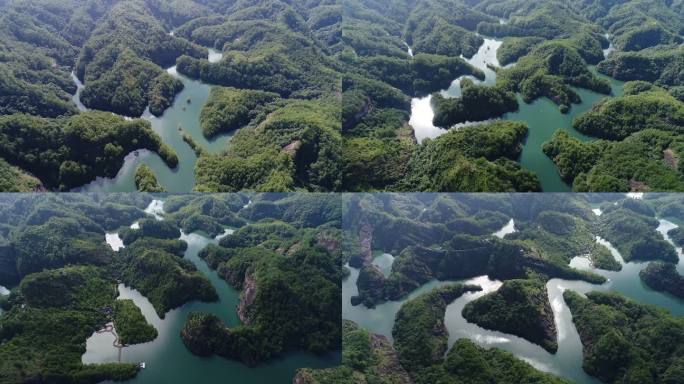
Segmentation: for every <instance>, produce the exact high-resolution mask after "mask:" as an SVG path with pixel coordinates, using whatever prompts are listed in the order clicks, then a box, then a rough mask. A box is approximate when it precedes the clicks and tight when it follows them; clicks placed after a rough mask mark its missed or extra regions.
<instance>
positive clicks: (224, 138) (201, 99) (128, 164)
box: [74, 50, 233, 192]
mask: <svg viewBox="0 0 684 384" xmlns="http://www.w3.org/2000/svg"><path fill="white" fill-rule="evenodd" d="M221 56H222V55H221V54H220V53H219V52H217V51H215V50H209V60H210V62H216V61H219V60H220V59H221ZM167 72H168V73H169V74H171V75H172V76H174V77H176V78H178V79H179V80H180V81H181V82H183V85H184V88H183V90H182V91H181V92H180V93H179V94H178V95H176V98H175V99H174V101H173V104H172V105H171V107H169V108H168V109H167V110H166V111H164V114H163V115H162V116H160V117H155V116H153V115H152V114H150V113H149V111H145V113H144V114H143V116H142V118H144V119H146V120H148V121H150V123H151V124H152V129H153V130H154V131H155V132H156V133H157V134H158V135H159V136H160V137H161V139H162V141H163V142H164V143H166V144H168V145H169V146H170V147H171V148H172V149H173V150H174V151H175V152H176V154H177V155H178V166H177V167H176V168H175V169H171V168H169V167H168V166H167V165H166V164H165V163H164V161H163V160H162V159H161V158H160V157H159V155H157V154H156V153H154V152H150V151H147V150H139V151H134V152H132V153H130V154H128V156H126V158H125V160H124V164H123V166H122V167H121V169H120V170H119V172H118V174H117V175H116V176H115V177H114V178H102V177H99V178H97V179H96V180H95V181H93V182H91V183H89V184H87V185H85V186H83V187H81V188H77V189H76V190H77V191H82V192H133V191H136V188H135V170H136V168H137V167H138V165H140V164H146V165H147V166H149V167H150V168H151V169H152V171H153V172H154V174H155V176H156V177H157V180H158V181H159V183H160V184H161V185H162V186H163V187H164V188H165V189H166V191H168V192H190V191H192V190H193V187H194V186H195V164H196V163H197V155H195V152H194V151H193V150H192V148H190V146H189V145H188V144H187V143H186V142H185V141H183V135H182V132H181V131H180V130H179V127H182V128H183V130H184V131H185V132H186V133H188V134H189V135H190V136H192V138H193V139H194V140H195V142H197V143H198V144H199V145H200V146H201V147H203V148H204V149H205V150H206V151H208V152H210V153H218V152H221V151H222V150H224V149H226V147H227V144H228V141H229V140H230V139H231V138H232V135H233V133H229V134H222V135H218V136H216V137H214V138H212V139H211V140H207V139H206V138H205V137H204V135H203V133H202V128H201V127H200V123H199V116H200V112H201V111H202V107H203V106H204V104H205V103H206V101H207V98H208V97H209V92H210V90H211V86H210V85H208V84H205V83H202V82H201V81H197V80H193V79H190V78H188V77H185V76H183V75H180V74H179V73H178V72H177V71H176V67H175V66H173V67H171V68H169V69H167ZM77 80H78V79H75V81H77ZM77 86H78V87H79V90H78V91H77V92H76V94H75V95H74V101H75V102H76V103H77V105H80V106H82V105H83V104H81V102H80V99H79V97H80V92H81V89H82V84H80V82H77ZM79 108H80V107H79ZM83 108H85V107H83Z"/></svg>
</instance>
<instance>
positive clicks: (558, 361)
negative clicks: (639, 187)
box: [342, 209, 684, 384]
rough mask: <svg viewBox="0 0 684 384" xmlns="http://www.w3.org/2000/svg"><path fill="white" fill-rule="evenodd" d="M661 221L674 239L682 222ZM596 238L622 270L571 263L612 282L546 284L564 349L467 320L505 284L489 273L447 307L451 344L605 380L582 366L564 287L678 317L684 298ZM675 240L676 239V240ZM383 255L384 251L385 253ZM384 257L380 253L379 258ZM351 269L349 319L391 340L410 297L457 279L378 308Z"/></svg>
mask: <svg viewBox="0 0 684 384" xmlns="http://www.w3.org/2000/svg"><path fill="white" fill-rule="evenodd" d="M593 212H594V213H596V214H597V215H600V213H601V211H600V209H594V210H593ZM659 222H660V225H659V226H658V229H657V230H658V232H660V233H661V234H662V235H663V238H664V239H665V240H667V241H668V242H670V243H672V241H671V239H670V238H669V237H668V236H667V231H669V230H670V229H672V228H674V227H676V226H677V225H676V224H675V223H673V222H671V221H668V220H665V219H662V218H661V219H659ZM514 231H515V223H514V222H513V220H512V219H511V220H510V221H509V222H508V223H507V224H506V225H505V226H504V227H503V228H501V229H500V230H499V231H497V232H495V233H494V234H493V235H494V236H497V237H504V236H505V235H506V234H508V233H512V232H514ZM596 241H597V242H599V243H602V244H604V245H606V246H607V247H608V249H609V250H610V252H611V254H612V255H613V257H615V258H616V260H617V261H619V262H620V264H622V270H621V271H605V270H599V269H594V268H593V267H592V266H591V265H590V263H588V262H586V258H585V257H576V258H574V259H573V260H572V261H571V263H570V265H571V266H572V267H575V268H578V269H591V270H592V272H595V273H597V274H600V275H602V276H604V277H606V278H607V282H606V283H604V284H601V285H596V284H590V283H587V282H584V281H577V280H564V279H557V278H555V279H551V280H549V281H548V282H547V284H546V288H547V292H548V296H549V302H550V303H551V307H552V309H553V313H554V319H555V323H556V329H557V332H558V351H557V352H556V353H555V354H551V353H549V352H548V351H546V350H544V349H543V348H542V347H541V346H539V345H537V344H534V343H531V342H529V341H527V340H525V339H523V338H520V337H518V336H515V335H511V334H507V333H503V332H498V331H491V330H487V329H484V328H482V327H479V326H477V325H475V324H473V323H469V322H467V321H466V320H465V319H464V318H463V316H462V311H463V307H464V306H465V305H466V304H467V303H469V302H471V301H473V300H475V299H477V298H479V297H482V296H483V295H485V294H487V293H490V292H494V291H496V290H497V289H499V287H500V286H501V282H500V281H497V280H491V279H490V278H489V277H488V276H479V277H475V278H472V279H468V280H464V281H459V282H462V283H467V284H476V285H479V286H481V287H482V288H483V291H480V292H467V293H465V294H464V295H463V296H461V297H459V298H457V299H456V300H454V301H453V302H452V303H451V304H449V305H448V306H447V309H446V313H445V319H444V320H445V325H446V327H447V330H448V332H449V346H450V347H451V346H452V345H453V343H454V342H455V341H456V340H457V339H459V338H468V339H470V340H472V341H474V342H475V343H477V344H478V345H480V346H483V347H486V348H491V347H497V348H501V349H503V350H506V351H509V352H511V353H513V354H514V355H516V356H517V357H519V358H521V359H523V360H525V361H527V362H528V363H530V364H532V365H533V366H534V367H535V368H537V369H539V370H542V371H545V372H550V373H554V374H556V375H559V376H562V377H565V378H567V379H570V380H572V381H573V382H575V383H579V384H598V383H600V381H599V380H597V379H596V378H594V377H592V376H589V375H588V374H587V373H586V372H585V371H584V370H583V369H582V358H583V352H582V344H581V342H580V339H579V335H578V333H577V329H576V328H575V325H574V323H573V322H572V314H571V313H570V309H569V308H568V306H567V304H566V303H565V300H564V299H563V292H564V291H565V290H567V289H571V290H573V291H576V292H578V293H581V294H585V293H587V292H590V291H602V292H619V293H621V294H623V295H625V296H627V297H629V298H631V299H633V300H636V301H638V302H641V303H648V304H652V305H656V306H659V307H662V308H665V309H667V310H668V311H670V313H672V314H673V315H675V316H684V301H683V300H680V299H678V298H676V297H674V296H671V295H669V294H666V293H663V292H658V291H654V290H652V289H650V288H649V287H647V286H646V285H645V284H643V283H642V282H641V279H640V277H639V272H640V271H641V270H642V269H643V268H645V267H646V265H647V263H646V262H629V263H625V261H624V259H623V258H622V256H621V255H620V253H619V252H618V251H617V249H615V247H614V246H613V245H611V244H610V243H609V242H608V241H606V240H604V239H602V238H600V237H598V236H597V237H596ZM673 245H674V244H673ZM676 250H677V254H678V255H679V264H678V266H677V269H678V270H679V271H680V273H682V271H684V254H683V253H682V248H676ZM379 255H382V252H380V253H379ZM377 257H378V256H376V259H377ZM346 267H347V268H348V269H349V270H350V272H351V273H350V275H349V277H348V278H347V279H345V280H344V281H343V284H342V286H343V288H342V300H343V303H342V315H343V317H344V318H345V319H349V320H353V321H355V322H356V323H358V324H359V325H360V326H361V327H363V328H365V329H367V330H369V331H370V332H373V333H379V334H382V335H385V336H386V337H387V338H388V339H389V340H393V339H392V327H393V326H394V319H395V316H396V314H397V312H398V311H399V309H400V308H401V306H402V305H403V303H404V302H406V301H408V300H411V299H413V298H415V297H417V296H419V295H421V294H423V293H426V292H429V291H431V290H432V289H434V288H436V287H438V286H443V285H447V284H451V283H454V281H437V280H433V281H430V282H429V283H427V284H425V285H423V286H421V287H419V288H418V289H416V290H415V291H413V292H411V293H410V294H409V295H408V296H407V297H405V298H403V299H401V300H399V301H390V302H385V303H382V304H379V305H377V306H376V307H375V308H374V309H369V308H367V307H365V306H363V305H359V306H352V305H351V297H352V296H355V295H357V294H358V288H357V286H356V281H357V279H358V276H359V270H358V269H355V268H351V267H350V266H349V265H347V266H346Z"/></svg>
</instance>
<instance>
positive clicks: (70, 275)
mask: <svg viewBox="0 0 684 384" xmlns="http://www.w3.org/2000/svg"><path fill="white" fill-rule="evenodd" d="M19 290H20V292H21V295H22V298H23V299H24V301H25V303H26V304H27V305H30V306H32V307H36V308H60V309H73V310H90V311H92V310H99V309H101V308H103V307H106V306H109V305H110V304H111V302H112V301H113V300H114V299H115V298H116V289H115V286H114V284H112V282H111V280H110V279H108V278H107V276H105V274H104V273H103V272H102V270H101V269H99V268H95V267H90V266H70V267H65V268H61V269H54V270H43V271H41V272H38V273H34V274H31V275H28V276H26V277H25V278H24V279H22V281H21V284H20V285H19Z"/></svg>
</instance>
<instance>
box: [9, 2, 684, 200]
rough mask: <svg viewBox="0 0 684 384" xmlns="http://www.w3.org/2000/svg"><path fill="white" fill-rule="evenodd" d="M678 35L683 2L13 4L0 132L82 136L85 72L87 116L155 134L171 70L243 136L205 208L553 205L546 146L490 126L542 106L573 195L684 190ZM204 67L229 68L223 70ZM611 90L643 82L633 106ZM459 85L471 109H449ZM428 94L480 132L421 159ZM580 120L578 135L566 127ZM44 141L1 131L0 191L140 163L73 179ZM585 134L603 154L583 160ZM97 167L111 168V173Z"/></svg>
mask: <svg viewBox="0 0 684 384" xmlns="http://www.w3.org/2000/svg"><path fill="white" fill-rule="evenodd" d="M682 25H684V6H683V5H682V2H681V1H669V0H615V1H610V2H605V1H593V0H570V1H561V0H544V1H539V0H483V1H475V0H290V1H285V0H239V1H237V0H176V1H171V2H167V1H162V0H88V1H76V0H64V1H63V0H6V1H3V2H0V115H10V116H11V117H9V118H8V119H9V120H10V121H17V120H19V121H25V120H26V119H27V118H25V117H18V115H19V114H29V115H32V116H35V117H41V118H45V119H50V120H43V122H44V124H46V125H49V126H53V125H56V126H62V127H64V126H67V125H68V124H65V123H64V122H65V121H67V120H66V119H68V118H69V117H71V116H74V115H76V114H79V111H78V109H77V106H76V104H75V103H74V102H73V101H72V100H71V98H72V95H73V94H74V93H75V92H76V91H77V86H76V85H75V82H74V81H73V79H72V78H71V74H72V71H73V73H74V74H75V76H77V77H78V79H80V80H81V81H82V82H83V83H84V88H83V89H82V92H81V93H80V96H81V101H82V103H83V104H84V106H85V107H87V108H89V109H95V110H100V111H107V112H113V113H115V114H117V115H121V116H128V117H134V118H135V117H140V116H141V115H142V114H143V112H144V111H146V110H149V112H150V113H151V114H152V115H155V116H160V115H162V114H163V113H164V111H165V110H167V109H168V107H169V106H171V105H172V104H173V101H174V98H175V97H176V95H177V94H178V93H179V92H180V91H181V90H182V89H183V87H184V81H189V80H188V79H184V78H183V77H181V76H177V75H176V73H175V72H173V71H168V70H169V69H170V68H171V67H173V66H176V69H177V72H178V74H180V75H184V76H186V77H188V78H190V79H193V80H200V81H202V82H204V83H206V84H209V85H211V86H212V88H213V89H212V91H211V93H210V96H209V99H208V101H207V103H206V104H205V105H204V106H203V107H204V108H203V109H202V111H201V117H200V126H201V128H202V131H203V133H204V134H205V136H207V138H213V137H215V136H218V135H221V134H229V133H230V134H234V135H233V137H232V138H231V139H230V141H229V143H228V144H227V145H226V148H224V149H223V151H220V152H219V153H209V151H202V150H201V149H202V148H200V147H197V145H196V144H195V147H196V148H195V149H196V150H195V152H196V154H197V157H199V159H198V161H197V163H196V167H195V181H196V184H195V187H194V188H195V189H196V190H198V191H206V192H219V191H220V192H225V191H238V190H245V189H249V190H257V191H292V190H306V191H368V190H399V191H415V190H422V191H490V192H493V191H538V190H540V189H541V188H542V185H546V184H545V181H546V180H547V179H545V177H549V176H548V175H546V174H543V173H542V172H541V171H538V170H537V172H539V174H535V173H533V172H532V171H531V170H529V169H525V168H524V167H523V166H522V165H521V161H523V160H521V156H522V158H526V157H525V156H526V155H525V154H524V153H525V152H524V151H523V148H526V149H527V150H528V152H529V151H532V152H536V153H540V152H541V150H542V148H540V147H541V145H540V143H541V142H542V141H544V140H549V137H548V136H544V137H543V140H536V139H537V138H538V137H542V136H540V135H541V134H540V132H539V128H537V127H533V122H532V121H531V119H529V118H526V117H524V116H520V117H519V118H520V119H526V120H527V121H509V122H504V123H500V122H491V121H489V120H490V119H508V118H509V117H508V116H512V115H511V114H512V113H514V112H515V111H516V110H522V106H523V105H524V104H523V103H533V102H538V101H539V100H541V99H547V100H550V101H551V102H552V103H553V104H555V105H556V106H557V107H558V115H549V116H553V117H546V119H548V120H550V121H544V123H545V124H548V125H549V127H548V129H550V130H552V131H554V130H558V129H559V128H560V127H561V126H562V128H563V130H564V131H566V132H567V131H571V133H573V134H574V136H575V137H572V136H571V137H569V138H568V137H564V136H562V135H563V133H562V132H560V130H559V133H558V134H557V135H556V136H553V138H551V140H549V141H548V143H547V145H545V146H544V150H543V152H544V153H545V154H546V155H547V156H548V157H549V158H550V159H551V160H552V161H553V162H554V164H555V165H556V167H557V169H558V173H559V174H560V176H561V178H562V179H563V180H564V181H565V182H567V183H568V184H570V185H572V187H573V188H574V189H575V190H579V191H585V190H586V191H628V190H651V191H664V190H668V191H669V190H682V189H684V187H682V186H683V185H684V168H682V167H681V166H679V165H680V164H681V162H679V161H678V159H679V157H681V154H682V151H683V150H682V148H684V146H683V145H682V143H683V142H684V140H683V139H682V137H681V135H682V132H681V129H680V127H681V126H682V121H683V119H684V118H683V117H682V108H684V107H683V105H684V104H682V103H683V102H682V100H683V99H684V88H683V87H684V86H682V84H684V53H683V52H684V51H683V49H682V43H683V41H684V38H683V37H682V33H683V32H684V31H683V27H682ZM485 39H497V40H498V41H499V42H498V43H497V44H500V47H498V48H497V51H496V58H497V60H498V64H497V63H496V62H495V61H494V60H492V58H491V57H490V58H489V59H487V60H488V62H487V63H484V64H483V63H479V62H478V63H479V64H478V63H476V62H475V61H473V63H476V64H477V65H478V67H475V66H474V65H473V64H471V63H470V62H468V60H471V58H473V57H475V55H476V53H477V52H478V50H479V49H481V48H482V49H483V50H487V49H492V48H491V47H490V48H486V47H485V48H483V47H484V45H483V42H484V41H485ZM497 46H498V45H497ZM488 47H489V46H488ZM495 48H496V47H495ZM209 49H215V50H217V51H220V52H221V53H222V58H221V59H220V60H218V61H217V62H213V61H212V62H210V61H209V60H208V54H209ZM480 53H481V54H482V52H480ZM169 72H171V73H169ZM606 76H610V77H612V78H613V79H617V80H622V81H629V82H632V81H638V83H629V82H628V83H626V84H625V86H624V97H625V98H622V97H621V96H623V89H622V88H623V86H622V84H620V85H615V83H616V82H610V81H609V80H608V79H607V77H606ZM462 77H463V78H462ZM458 78H462V79H461V81H459V82H457V83H453V82H454V80H455V79H458ZM483 80H484V81H485V83H484V84H483V83H482V81H483ZM452 83H453V84H452ZM186 84H187V83H186ZM450 87H451V88H454V90H457V91H458V92H456V93H458V97H454V95H455V94H450V95H449V96H445V95H444V94H442V93H441V92H440V91H443V90H445V89H448V88H450ZM589 91H591V92H593V93H588V92H589ZM588 94H589V95H591V96H590V98H592V99H591V100H589V101H587V100H583V98H584V99H587V97H588V96H586V95H588ZM429 96H431V99H430V100H427V104H429V105H428V106H429V108H430V109H431V111H428V112H433V113H434V117H432V118H430V117H429V116H427V120H428V121H427V123H428V124H429V123H431V124H429V125H430V127H428V129H432V130H434V131H435V132H437V131H438V130H439V129H444V130H446V129H449V128H451V127H454V126H459V124H463V123H468V124H469V126H468V129H460V130H453V132H449V134H444V135H442V136H439V137H436V138H434V139H429V140H425V141H422V142H421V143H418V142H417V141H418V140H416V132H415V131H414V130H415V129H416V127H415V125H416V124H417V123H416V122H415V120H414V121H413V122H412V125H413V126H412V125H410V124H409V121H410V119H411V117H412V113H413V114H414V115H413V116H417V117H418V118H419V119H420V117H421V116H419V115H420V113H418V112H416V111H414V108H413V107H415V108H416V109H417V108H418V107H417V106H416V105H417V103H416V101H424V100H425V98H427V97H429ZM609 96H611V97H612V98H611V99H610V101H608V102H604V101H601V100H599V101H598V102H597V100H598V99H596V97H601V98H604V97H605V98H608V97H609ZM412 102H413V104H414V105H413V107H412ZM587 102H591V103H592V104H593V107H592V108H589V106H588V105H587V104H586V103H587ZM583 103H584V104H583ZM423 107H425V106H423ZM578 110H581V112H582V113H578V115H577V116H574V117H573V120H574V122H572V124H570V122H565V121H557V120H556V117H555V116H558V120H560V119H561V118H562V116H561V115H560V114H561V113H562V114H567V113H575V111H578ZM552 111H553V109H552ZM521 112H522V111H521ZM145 116H149V115H145ZM430 119H432V121H431V122H430V121H429V120H430ZM511 119H512V117H511ZM516 119H517V118H516ZM421 124H423V122H421ZM95 125H97V126H100V124H95ZM528 125H529V126H528ZM138 127H139V131H138V132H136V135H145V136H147V135H149V132H148V131H147V130H145V128H146V127H145V126H144V124H139V125H138ZM32 128H35V127H32ZM99 129H100V128H98V130H99ZM545 129H546V128H545ZM573 129H574V131H576V132H574V131H573ZM34 131H35V130H34V129H27V130H22V129H15V128H5V127H0V136H2V137H7V140H9V142H10V144H11V143H14V142H18V143H19V145H18V146H17V147H15V146H14V145H6V143H4V142H0V158H2V159H3V160H4V161H5V162H7V163H8V165H7V166H5V165H4V163H0V164H2V168H1V169H2V172H3V174H5V173H6V174H14V175H18V176H19V177H18V179H20V180H24V181H26V180H31V181H30V182H20V183H16V184H13V185H9V186H8V187H3V188H2V189H3V190H26V189H42V188H45V189H53V190H56V189H60V188H63V189H68V188H71V187H73V186H74V182H63V181H62V180H45V178H44V177H42V176H41V175H40V174H36V171H35V168H34V167H31V166H28V165H27V164H35V163H41V162H42V163H56V165H57V167H55V168H56V169H58V170H59V172H57V171H54V169H55V168H52V169H53V171H51V172H52V173H55V174H56V173H60V174H61V173H62V164H64V172H65V177H61V178H62V179H65V178H66V179H73V180H77V181H78V182H79V183H81V185H83V184H84V183H85V182H87V181H89V180H92V179H93V178H94V177H96V176H109V177H111V176H112V173H113V172H115V171H116V168H117V165H118V164H120V163H121V162H122V161H123V158H124V156H126V155H127V154H128V153H130V152H131V151H130V150H131V148H130V147H129V146H127V145H124V144H123V143H120V142H112V143H111V144H112V145H113V146H114V147H112V146H109V147H108V149H107V146H106V144H108V143H106V142H98V145H97V146H94V147H96V148H98V149H97V151H95V150H93V151H94V152H96V153H94V156H91V158H90V159H84V158H78V156H76V158H69V159H68V160H70V161H71V162H69V163H65V160H64V159H65V158H68V157H69V156H65V155H64V153H63V152H64V151H63V150H60V148H59V145H60V144H61V141H59V140H57V141H56V142H57V143H59V144H58V145H53V144H50V143H47V144H45V143H43V142H42V139H39V138H36V137H35V135H34V134H33V133H32V132H34ZM62 133H64V134H66V133H65V132H62ZM438 133H443V132H442V131H439V132H438ZM580 134H584V135H586V136H587V138H589V139H604V140H601V141H591V143H587V142H575V140H574V139H575V138H576V137H577V136H581V135H580ZM107 135H108V134H103V136H107ZM532 135H535V136H536V137H535V140H528V138H529V137H530V136H532ZM152 136H154V134H152ZM433 136H436V135H430V137H433ZM188 137H190V136H188ZM581 138H582V139H586V138H585V137H581ZM79 139H83V138H79ZM3 140H4V139H3ZM34 140H37V141H39V142H40V144H41V145H38V147H41V146H42V145H43V144H45V146H46V147H48V148H47V149H48V151H47V153H48V154H46V155H43V156H42V157H39V158H36V156H35V155H34V154H30V155H31V156H28V155H29V153H27V151H26V150H24V149H22V148H21V147H22V143H25V142H30V141H34ZM152 140H157V138H156V137H155V138H153V139H152ZM158 141H160V143H163V142H161V139H159V140H158ZM186 141H188V140H186ZM474 142H476V143H477V145H475V146H473V143H474ZM532 143H534V144H532ZM526 146H527V147H526ZM529 146H535V147H536V148H530V147H529ZM159 147H160V148H161V146H159ZM141 148H147V149H150V150H156V149H155V148H154V147H148V146H140V147H139V148H134V149H141ZM580 148H581V150H578V149H580ZM67 150H70V151H73V153H79V152H81V151H82V149H81V148H75V147H73V146H70V144H69V145H67ZM17 152H18V153H17ZM53 152H59V153H58V154H54V153H53ZM159 153H160V154H161V155H162V157H164V158H166V157H168V156H167V155H165V154H164V153H163V152H159ZM521 154H522V155H521ZM540 156H541V154H540ZM93 158H95V159H100V160H102V159H112V161H111V166H110V167H105V168H104V170H103V171H99V169H100V168H101V167H99V164H98V162H97V161H93ZM193 160H194V159H193ZM542 160H546V159H542ZM525 161H527V160H525ZM525 161H523V162H525ZM168 165H169V166H171V167H174V165H173V162H172V161H171V162H168ZM569 165H573V166H572V167H570V166H569ZM568 168H572V169H568ZM112 169H114V171H112ZM92 170H95V171H92ZM552 171H553V170H552V169H551V172H552ZM74 172H75V173H76V174H77V177H75V178H72V177H70V175H71V174H73V173H74ZM114 174H115V173H114ZM155 176H159V175H155ZM552 176H555V175H552ZM35 178H37V179H38V180H39V181H40V182H42V185H41V183H40V182H38V183H37V182H35ZM54 178H56V176H54V177H53V179H54Z"/></svg>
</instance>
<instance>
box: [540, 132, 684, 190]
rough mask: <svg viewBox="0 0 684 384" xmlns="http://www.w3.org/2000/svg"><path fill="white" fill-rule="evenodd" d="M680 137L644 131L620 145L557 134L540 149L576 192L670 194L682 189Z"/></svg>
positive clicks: (562, 133)
mask: <svg viewBox="0 0 684 384" xmlns="http://www.w3.org/2000/svg"><path fill="white" fill-rule="evenodd" d="M683 145H684V142H683V141H682V138H681V137H680V136H679V135H676V134H674V133H668V132H663V131H658V130H643V131H641V132H638V133H635V134H632V135H631V136H629V137H628V138H627V139H625V140H623V141H620V142H608V141H593V142H584V143H583V142H580V141H579V140H576V139H573V138H571V137H570V136H569V135H568V134H567V133H565V132H562V131H558V132H556V133H555V134H554V136H553V137H552V139H551V141H549V142H547V143H545V144H544V146H543V150H544V153H546V154H547V156H549V157H551V159H552V160H553V161H554V163H555V164H556V166H557V167H558V171H559V173H560V174H561V176H562V177H563V178H564V179H566V180H567V181H571V180H574V181H573V190H575V191H578V192H588V191H591V192H618V191H621V192H628V191H630V190H633V191H648V190H657V191H671V190H675V191H677V190H681V189H682V188H684V179H683V178H682V174H681V172H680V171H679V167H680V162H679V156H680V155H679V153H682V150H684V147H683Z"/></svg>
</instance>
